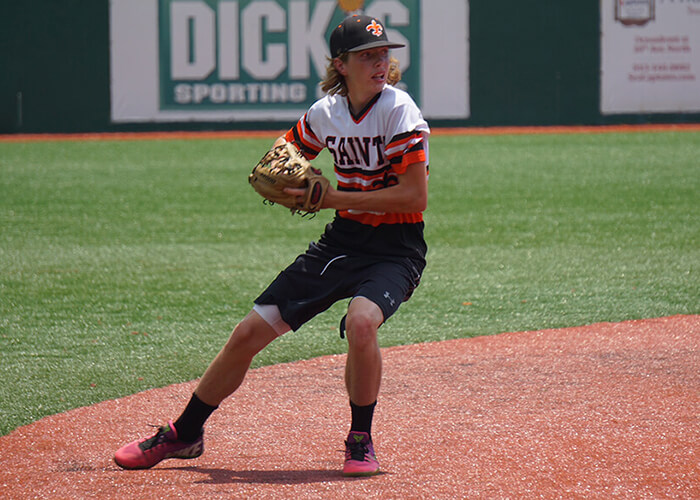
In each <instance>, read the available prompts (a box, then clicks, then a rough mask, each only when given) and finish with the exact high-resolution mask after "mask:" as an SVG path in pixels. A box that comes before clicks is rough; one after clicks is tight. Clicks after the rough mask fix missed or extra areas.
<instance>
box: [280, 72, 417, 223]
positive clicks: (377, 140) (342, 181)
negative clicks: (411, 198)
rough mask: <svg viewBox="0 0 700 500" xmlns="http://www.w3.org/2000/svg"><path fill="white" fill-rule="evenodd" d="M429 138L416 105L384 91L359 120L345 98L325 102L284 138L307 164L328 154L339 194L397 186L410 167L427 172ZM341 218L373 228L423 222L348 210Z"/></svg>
mask: <svg viewBox="0 0 700 500" xmlns="http://www.w3.org/2000/svg"><path fill="white" fill-rule="evenodd" d="M429 135H430V128H429V127H428V124H427V123H426V121H425V120H424V119H423V116H422V114H421V111H420V109H419V108H418V106H417V105H416V103H415V102H414V101H413V99H411V97H410V96H409V95H408V94H407V93H406V92H404V91H402V90H399V89H397V88H395V87H393V86H390V85H385V86H384V90H382V92H380V93H379V94H377V95H376V96H375V97H374V98H373V99H372V100H371V101H370V102H369V104H367V106H366V107H365V109H363V110H362V111H361V112H360V113H359V115H357V116H354V115H353V114H352V113H351V112H350V108H349V106H348V99H347V97H343V96H340V95H327V96H325V97H323V98H322V99H320V100H318V101H317V102H316V103H314V104H313V105H312V106H311V108H309V110H308V112H307V113H306V114H305V115H304V116H303V117H301V119H300V120H299V121H298V122H297V123H296V125H295V126H294V127H293V128H292V129H291V130H289V132H287V134H286V136H285V137H286V139H287V141H289V142H294V143H296V145H297V146H298V147H299V149H300V150H301V151H302V153H304V155H305V156H306V157H307V158H308V159H309V160H312V159H314V158H316V156H317V155H318V154H319V153H320V152H321V150H322V149H323V148H328V151H330V153H331V155H332V156H333V163H334V169H335V176H336V179H337V181H338V186H337V188H338V190H343V191H372V190H375V189H382V188H385V187H388V186H392V185H395V184H397V183H398V176H399V175H401V174H403V173H405V172H406V168H407V167H408V165H411V164H413V163H418V162H425V164H426V167H427V165H428V137H429ZM426 175H427V169H426ZM338 216H339V217H342V218H345V219H350V220H354V221H356V222H359V223H361V224H366V225H370V226H375V227H376V226H379V225H380V224H407V223H408V224H411V223H414V224H415V223H420V222H422V221H423V214H422V213H376V212H362V211H357V210H345V211H339V212H338Z"/></svg>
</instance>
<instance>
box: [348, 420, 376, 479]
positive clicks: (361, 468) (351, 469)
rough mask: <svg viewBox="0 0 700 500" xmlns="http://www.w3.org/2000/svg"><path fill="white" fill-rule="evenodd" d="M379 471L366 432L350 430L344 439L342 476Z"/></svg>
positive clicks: (371, 474)
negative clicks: (345, 439)
mask: <svg viewBox="0 0 700 500" xmlns="http://www.w3.org/2000/svg"><path fill="white" fill-rule="evenodd" d="M378 473H379V461H378V460H377V456H376V455H375V454H374V446H373V445H372V441H371V440H370V438H369V434H367V433H366V432H356V431H350V434H348V439H347V441H345V464H344V465H343V476H346V477H358V476H374V475H375V474H378Z"/></svg>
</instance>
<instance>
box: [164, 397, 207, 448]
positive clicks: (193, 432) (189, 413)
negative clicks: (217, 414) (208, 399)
mask: <svg viewBox="0 0 700 500" xmlns="http://www.w3.org/2000/svg"><path fill="white" fill-rule="evenodd" d="M217 408H218V406H210V405H208V404H206V403H205V402H203V401H202V400H201V399H199V398H198V397H197V395H196V394H192V398H191V399H190V402H189V403H187V406H186V407H185V411H183V412H182V415H180V417H179V418H178V419H177V420H176V421H175V422H174V424H175V430H176V431H177V438H178V439H179V440H181V441H194V440H195V439H197V438H198V437H199V435H200V434H201V433H202V427H203V426H204V422H206V421H207V419H208V418H209V415H211V414H212V413H213V412H214V410H216V409H217Z"/></svg>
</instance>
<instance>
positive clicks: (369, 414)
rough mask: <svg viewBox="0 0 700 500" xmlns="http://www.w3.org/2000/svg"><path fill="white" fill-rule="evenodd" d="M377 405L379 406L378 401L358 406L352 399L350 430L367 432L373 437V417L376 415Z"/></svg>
mask: <svg viewBox="0 0 700 500" xmlns="http://www.w3.org/2000/svg"><path fill="white" fill-rule="evenodd" d="M375 406H377V402H376V401H375V402H374V403H372V404H371V405H367V406H358V405H356V404H355V403H353V402H352V401H350V410H351V412H352V423H351V424H350V430H351V431H356V432H366V433H367V434H368V435H369V436H370V439H371V438H372V418H373V417H374V407H375Z"/></svg>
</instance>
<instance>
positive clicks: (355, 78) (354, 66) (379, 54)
mask: <svg viewBox="0 0 700 500" xmlns="http://www.w3.org/2000/svg"><path fill="white" fill-rule="evenodd" d="M345 66H346V69H347V75H346V76H345V79H346V82H347V84H348V87H349V88H353V87H354V88H358V90H359V89H364V90H367V91H372V92H374V93H377V92H380V91H381V90H382V88H384V84H385V83H386V77H387V74H388V72H389V49H388V48H386V47H378V48H376V49H368V50H363V51H361V52H352V53H350V54H349V57H348V60H347V63H346V64H345Z"/></svg>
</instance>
